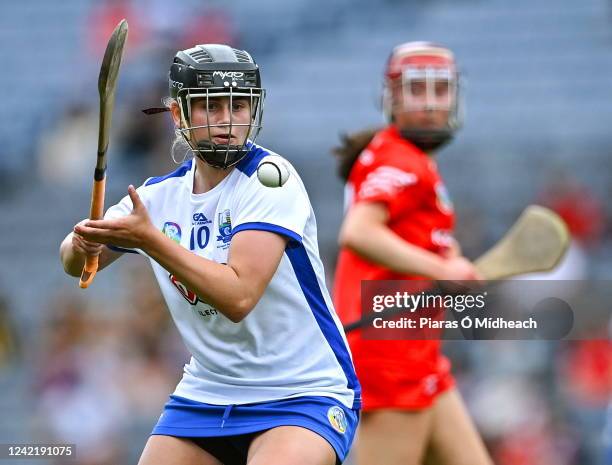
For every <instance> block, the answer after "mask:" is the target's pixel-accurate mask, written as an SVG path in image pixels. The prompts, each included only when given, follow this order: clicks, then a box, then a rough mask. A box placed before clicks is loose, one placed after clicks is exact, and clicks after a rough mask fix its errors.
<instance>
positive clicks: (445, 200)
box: [435, 182, 453, 213]
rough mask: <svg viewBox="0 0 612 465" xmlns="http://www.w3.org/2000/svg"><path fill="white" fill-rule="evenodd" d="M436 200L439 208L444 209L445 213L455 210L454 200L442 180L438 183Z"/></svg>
mask: <svg viewBox="0 0 612 465" xmlns="http://www.w3.org/2000/svg"><path fill="white" fill-rule="evenodd" d="M435 189H436V200H437V202H436V203H437V204H438V208H439V209H440V210H442V211H443V212H444V213H452V212H453V202H452V201H451V198H450V195H449V194H448V191H447V190H446V186H445V185H444V184H442V183H441V182H439V183H437V184H436V188H435Z"/></svg>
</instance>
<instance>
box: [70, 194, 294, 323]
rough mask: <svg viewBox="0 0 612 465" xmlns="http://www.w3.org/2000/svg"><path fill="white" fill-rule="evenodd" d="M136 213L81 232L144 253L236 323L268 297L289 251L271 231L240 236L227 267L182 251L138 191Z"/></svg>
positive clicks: (134, 198)
mask: <svg viewBox="0 0 612 465" xmlns="http://www.w3.org/2000/svg"><path fill="white" fill-rule="evenodd" d="M128 193H129V195H130V198H131V199H132V203H133V204H134V209H133V211H132V213H131V214H130V215H128V216H126V217H123V218H119V219H116V220H100V221H88V222H86V223H85V224H84V225H80V226H77V231H78V232H79V233H80V234H82V235H83V236H84V237H85V238H87V239H88V240H91V241H96V242H101V243H111V244H114V245H117V246H120V247H135V248H139V249H142V250H143V251H144V252H146V253H147V254H148V255H149V256H150V257H151V258H153V259H154V260H155V261H157V262H158V263H159V264H160V265H161V266H163V267H164V268H165V269H166V270H168V271H169V272H170V273H172V274H174V275H175V276H176V278H177V279H178V280H180V281H181V282H182V283H183V284H184V285H185V286H187V287H188V288H189V289H191V290H192V291H194V292H195V293H196V294H197V295H198V296H199V297H200V298H202V299H203V300H205V301H206V302H207V303H209V304H210V305H212V306H214V307H215V308H216V309H217V310H219V311H220V312H221V313H223V314H224V315H225V316H226V317H227V318H229V319H230V320H231V321H233V322H239V321H241V320H242V319H243V318H245V317H246V316H247V315H248V314H249V312H250V311H251V310H252V309H253V307H255V305H256V304H257V302H258V301H259V299H260V298H261V296H262V295H263V293H264V291H265V289H266V287H267V285H268V284H269V283H270V280H271V279H272V277H273V276H274V273H275V272H276V269H277V268H278V265H279V263H280V260H281V258H282V256H283V253H284V251H285V246H286V244H287V239H286V238H285V237H283V236H280V235H277V234H275V233H271V232H266V231H249V230H247V231H241V232H240V233H238V234H236V236H235V237H234V238H233V239H232V243H231V246H230V251H229V258H228V264H227V265H224V264H220V263H216V262H214V261H212V260H208V259H206V258H203V257H199V256H197V255H195V254H194V253H192V252H190V251H189V250H187V249H185V248H183V247H181V246H180V245H179V244H177V243H175V242H174V241H172V240H171V239H169V238H168V237H166V236H165V235H164V234H163V233H162V232H161V231H158V230H157V229H156V228H155V227H154V226H153V224H152V223H151V221H150V220H149V217H148V214H147V211H146V208H145V206H144V205H143V204H142V202H141V200H140V198H139V197H138V194H137V193H136V190H135V189H134V188H133V187H132V186H130V188H129V190H128Z"/></svg>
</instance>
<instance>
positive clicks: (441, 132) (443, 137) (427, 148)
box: [399, 129, 454, 152]
mask: <svg viewBox="0 0 612 465" xmlns="http://www.w3.org/2000/svg"><path fill="white" fill-rule="evenodd" d="M399 132H400V134H401V136H402V137H403V138H404V139H406V140H408V141H410V142H412V143H413V144H414V145H416V146H417V147H418V148H420V149H421V150H422V151H424V152H431V151H434V150H438V149H440V148H441V147H443V146H445V145H446V144H448V143H449V142H450V141H451V140H452V139H453V135H454V133H453V131H451V130H450V129H400V130H399Z"/></svg>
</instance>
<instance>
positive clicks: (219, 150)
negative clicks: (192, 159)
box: [193, 140, 249, 169]
mask: <svg viewBox="0 0 612 465" xmlns="http://www.w3.org/2000/svg"><path fill="white" fill-rule="evenodd" d="M193 151H194V152H195V154H196V156H197V157H198V158H199V159H200V160H202V161H203V162H205V163H207V164H209V165H210V166H212V167H214V168H221V169H226V168H229V167H230V166H233V165H235V164H236V163H238V162H239V161H240V160H242V159H243V158H244V156H245V155H246V154H247V153H248V152H249V149H245V147H244V146H239V145H220V144H215V143H213V142H210V141H208V140H199V141H198V142H197V145H196V146H195V147H194V148H193ZM228 152H230V153H231V152H241V153H240V155H241V156H239V157H237V158H234V159H232V162H231V163H227V162H226V161H225V154H227V153H228ZM217 154H221V155H222V156H223V160H219V159H217V157H216V156H215V155H217ZM219 158H220V157H219Z"/></svg>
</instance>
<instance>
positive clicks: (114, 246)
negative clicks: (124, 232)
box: [106, 244, 138, 255]
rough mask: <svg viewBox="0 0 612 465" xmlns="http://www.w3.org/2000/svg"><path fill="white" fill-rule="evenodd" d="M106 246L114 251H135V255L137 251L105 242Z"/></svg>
mask: <svg viewBox="0 0 612 465" xmlns="http://www.w3.org/2000/svg"><path fill="white" fill-rule="evenodd" d="M106 247H108V248H109V249H111V250H114V251H115V252H121V253H135V254H136V255H138V252H136V251H135V250H131V249H124V248H123V247H117V246H116V245H110V244H107V245H106Z"/></svg>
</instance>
